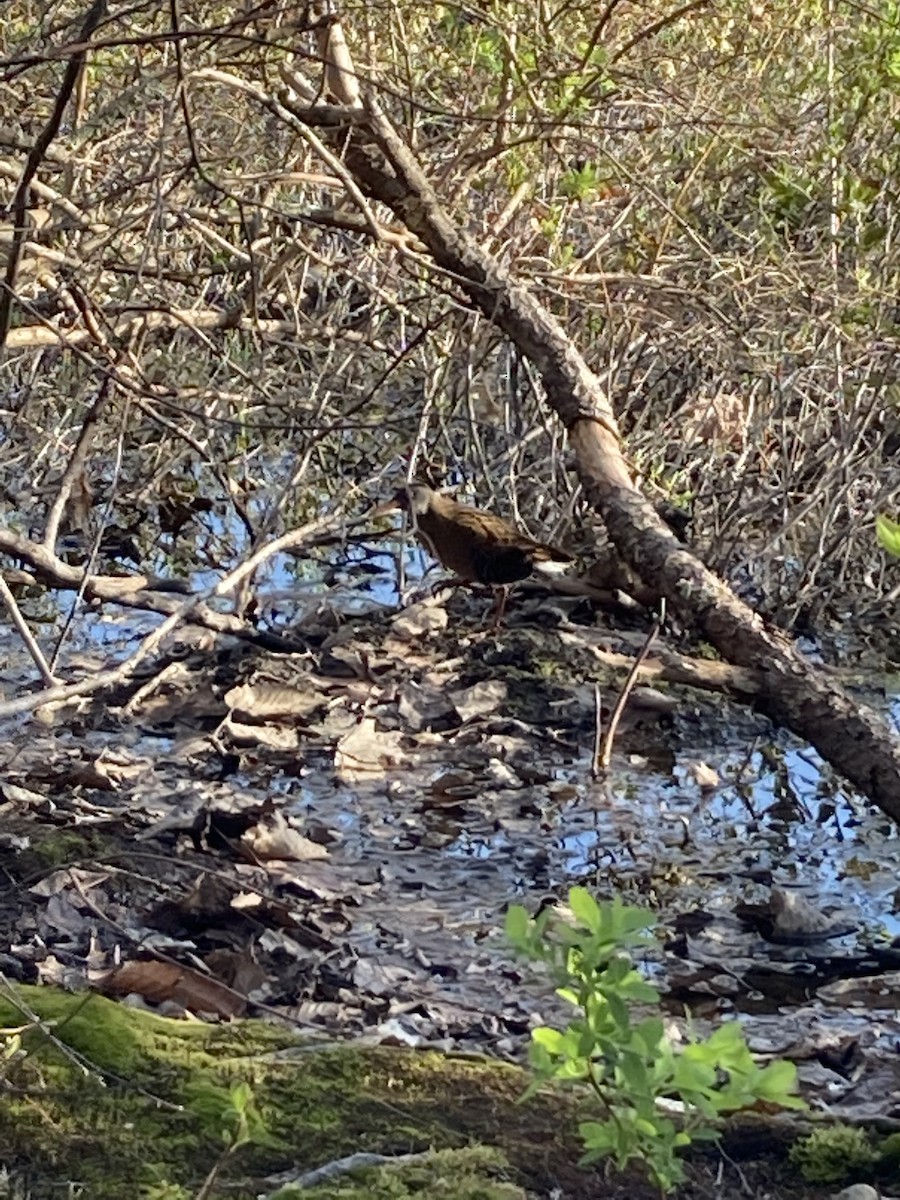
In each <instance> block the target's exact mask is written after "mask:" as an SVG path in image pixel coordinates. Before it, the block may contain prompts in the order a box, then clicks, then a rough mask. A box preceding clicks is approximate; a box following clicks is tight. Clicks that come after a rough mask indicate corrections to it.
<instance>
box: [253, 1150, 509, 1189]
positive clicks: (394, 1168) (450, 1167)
mask: <svg viewBox="0 0 900 1200" xmlns="http://www.w3.org/2000/svg"><path fill="white" fill-rule="evenodd" d="M509 1170H510V1168H509V1163H508V1162H507V1161H506V1159H505V1157H504V1156H503V1155H502V1154H501V1153H500V1152H499V1151H497V1150H493V1149H490V1148H488V1147H485V1146H474V1147H470V1148H467V1149H465V1150H440V1151H436V1152H434V1153H431V1154H425V1155H424V1156H423V1157H422V1158H419V1159H417V1160H416V1161H415V1162H413V1163H404V1162H399V1163H397V1164H396V1165H394V1164H384V1165H382V1166H378V1167H369V1168H365V1169H360V1170H356V1171H351V1172H348V1173H347V1174H346V1175H339V1176H336V1177H335V1178H334V1179H331V1180H328V1181H327V1182H324V1183H321V1184H319V1185H318V1186H317V1187H313V1188H304V1189H303V1190H302V1191H301V1190H299V1189H298V1188H295V1187H286V1188H282V1190H281V1191H279V1192H276V1193H275V1200H306V1198H307V1197H309V1198H310V1200H412V1198H413V1197H415V1198H416V1200H421V1198H422V1197H423V1196H440V1197H442V1200H526V1193H525V1192H524V1191H523V1190H522V1188H520V1187H518V1186H517V1185H516V1184H514V1183H510V1182H509V1181H508V1179H504V1178H503V1177H504V1176H508V1175H509Z"/></svg>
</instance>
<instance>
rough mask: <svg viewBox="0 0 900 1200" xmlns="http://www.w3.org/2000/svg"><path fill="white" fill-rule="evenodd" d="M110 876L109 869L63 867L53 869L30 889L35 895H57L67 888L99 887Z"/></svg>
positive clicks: (84, 890) (81, 889)
mask: <svg viewBox="0 0 900 1200" xmlns="http://www.w3.org/2000/svg"><path fill="white" fill-rule="evenodd" d="M108 878H109V872H108V871H86V870H84V869H83V868H82V867H63V868H61V869H60V870H59V871H51V872H50V874H49V875H45V876H44V878H43V879H42V880H41V881H40V882H39V883H36V884H34V885H33V886H32V887H30V888H29V889H28V890H29V892H31V894H32V895H33V896H55V895H56V894H57V892H62V891H64V890H65V889H66V888H70V887H71V888H74V887H77V888H78V889H79V890H80V891H83V892H87V891H89V890H90V889H91V888H93V887H97V886H98V885H99V884H101V883H105V881H106V880H107V879H108Z"/></svg>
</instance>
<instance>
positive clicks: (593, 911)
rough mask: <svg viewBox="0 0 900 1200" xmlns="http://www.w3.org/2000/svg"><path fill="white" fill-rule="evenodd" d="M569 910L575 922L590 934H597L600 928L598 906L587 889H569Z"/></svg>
mask: <svg viewBox="0 0 900 1200" xmlns="http://www.w3.org/2000/svg"><path fill="white" fill-rule="evenodd" d="M569 908H570V909H571V910H572V915H573V916H574V917H575V919H576V921H579V922H580V923H581V924H582V925H584V926H585V928H587V929H589V930H590V931H591V933H597V932H598V930H599V928H600V905H599V904H598V903H597V901H596V900H595V899H594V897H593V896H592V895H591V894H590V892H589V891H588V890H587V888H583V887H572V888H569Z"/></svg>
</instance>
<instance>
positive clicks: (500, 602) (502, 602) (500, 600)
mask: <svg viewBox="0 0 900 1200" xmlns="http://www.w3.org/2000/svg"><path fill="white" fill-rule="evenodd" d="M508 600H509V588H508V587H506V585H504V586H503V587H501V588H500V589H499V595H498V596H497V607H496V608H495V609H494V620H493V622H492V623H491V628H490V632H491V633H496V632H497V630H498V629H499V628H500V623H501V621H502V620H503V614H504V613H505V612H506V602H507V601H508Z"/></svg>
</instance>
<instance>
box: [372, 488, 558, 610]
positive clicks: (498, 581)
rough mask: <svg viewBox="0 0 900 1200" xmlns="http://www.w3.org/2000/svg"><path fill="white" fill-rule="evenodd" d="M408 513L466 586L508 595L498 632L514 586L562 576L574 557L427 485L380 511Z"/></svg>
mask: <svg viewBox="0 0 900 1200" xmlns="http://www.w3.org/2000/svg"><path fill="white" fill-rule="evenodd" d="M397 508H399V509H401V510H402V511H403V512H407V513H409V515H410V518H411V519H412V522H413V525H414V526H415V530H416V533H417V535H418V537H419V540H420V541H421V542H422V543H423V544H424V545H425V548H426V549H427V550H428V551H429V553H431V554H432V555H433V556H434V557H435V558H437V559H439V560H440V561H441V563H443V565H444V566H445V567H447V568H448V570H450V571H453V572H455V574H456V576H457V578H458V579H459V580H460V581H461V582H463V583H483V584H487V585H488V586H490V587H500V588H502V589H503V591H502V592H501V594H500V599H499V602H498V605H497V611H496V614H495V616H494V626H493V627H494V628H495V629H496V628H497V627H498V626H499V624H500V620H501V618H502V616H503V613H504V611H505V609H506V600H507V595H508V586H507V585H509V584H511V583H516V582H517V581H518V580H520V579H526V578H527V577H528V576H529V575H530V574H531V573H532V572H533V571H542V572H545V573H547V574H551V575H552V574H557V573H560V572H562V571H564V570H565V568H566V564H567V563H570V562H572V561H573V560H572V555H571V554H567V553H566V551H565V550H560V549H559V548H558V547H557V546H551V545H549V543H547V542H537V541H535V540H534V538H530V537H528V536H527V535H526V534H524V533H521V532H520V531H519V530H518V529H516V527H515V526H514V525H511V524H510V523H509V521H504V519H503V518H502V517H497V516H495V515H494V514H493V513H489V512H484V510H483V509H480V508H472V507H471V506H470V505H468V504H459V503H458V502H457V501H456V500H452V499H451V498H450V497H449V496H443V495H441V493H440V492H435V491H433V490H432V489H431V488H430V487H426V485H425V484H423V483H412V484H410V485H409V486H408V487H405V488H401V489H400V491H399V492H397V494H396V495H395V496H394V498H393V500H391V501H390V502H389V503H388V504H386V505H383V506H382V507H381V508H380V509H379V510H378V511H379V512H387V511H391V510H393V509H397Z"/></svg>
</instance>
